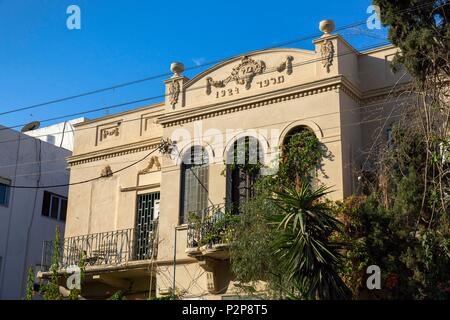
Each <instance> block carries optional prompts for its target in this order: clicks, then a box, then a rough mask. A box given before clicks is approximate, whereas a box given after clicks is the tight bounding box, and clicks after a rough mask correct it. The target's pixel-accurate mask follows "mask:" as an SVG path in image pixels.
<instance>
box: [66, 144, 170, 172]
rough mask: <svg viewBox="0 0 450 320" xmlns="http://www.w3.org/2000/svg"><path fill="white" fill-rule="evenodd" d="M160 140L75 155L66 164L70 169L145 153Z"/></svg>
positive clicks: (155, 146)
mask: <svg viewBox="0 0 450 320" xmlns="http://www.w3.org/2000/svg"><path fill="white" fill-rule="evenodd" d="M160 140H161V138H159V137H158V138H153V139H150V140H146V141H140V142H136V143H130V144H125V145H121V146H118V147H112V148H108V149H103V150H98V151H92V152H88V153H84V154H80V155H75V156H71V157H69V158H67V162H68V164H69V166H70V167H73V166H77V165H81V164H85V163H89V162H94V161H99V160H105V159H110V158H115V157H119V156H123V155H127V154H132V153H137V152H142V151H147V150H152V149H156V148H157V147H158V145H159V142H160Z"/></svg>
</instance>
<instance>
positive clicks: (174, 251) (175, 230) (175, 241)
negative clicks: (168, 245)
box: [172, 227, 177, 297]
mask: <svg viewBox="0 0 450 320" xmlns="http://www.w3.org/2000/svg"><path fill="white" fill-rule="evenodd" d="M176 267H177V227H175V228H174V235H173V282H172V296H174V297H175V272H176Z"/></svg>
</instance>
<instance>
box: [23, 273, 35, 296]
mask: <svg viewBox="0 0 450 320" xmlns="http://www.w3.org/2000/svg"><path fill="white" fill-rule="evenodd" d="M33 291H34V271H33V267H29V268H28V276H27V290H26V296H25V300H33Z"/></svg>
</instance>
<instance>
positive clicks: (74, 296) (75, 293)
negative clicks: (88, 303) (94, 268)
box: [68, 252, 86, 300]
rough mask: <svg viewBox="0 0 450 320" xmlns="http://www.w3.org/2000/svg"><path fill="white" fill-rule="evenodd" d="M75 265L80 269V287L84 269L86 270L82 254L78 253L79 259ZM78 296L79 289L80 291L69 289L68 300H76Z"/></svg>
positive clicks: (79, 293)
mask: <svg viewBox="0 0 450 320" xmlns="http://www.w3.org/2000/svg"><path fill="white" fill-rule="evenodd" d="M77 265H78V267H79V268H80V283H81V285H83V280H84V277H85V269H86V262H85V256H84V252H81V253H80V257H79V260H78V264H77ZM80 295H81V288H80V289H71V290H70V294H69V297H68V300H78V299H79V297H80Z"/></svg>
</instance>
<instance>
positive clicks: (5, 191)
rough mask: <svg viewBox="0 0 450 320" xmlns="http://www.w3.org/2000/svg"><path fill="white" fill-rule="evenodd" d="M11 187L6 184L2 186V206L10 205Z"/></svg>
mask: <svg viewBox="0 0 450 320" xmlns="http://www.w3.org/2000/svg"><path fill="white" fill-rule="evenodd" d="M8 189H9V187H8V186H7V185H5V184H0V205H3V206H7V205H8V193H9V192H8V191H9V190H8Z"/></svg>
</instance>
